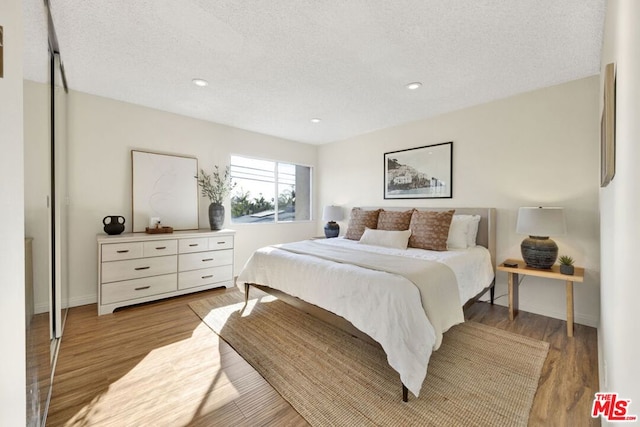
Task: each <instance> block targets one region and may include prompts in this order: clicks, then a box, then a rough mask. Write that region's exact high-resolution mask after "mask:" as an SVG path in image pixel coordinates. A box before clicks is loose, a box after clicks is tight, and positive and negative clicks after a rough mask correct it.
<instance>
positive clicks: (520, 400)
mask: <svg viewBox="0 0 640 427" xmlns="http://www.w3.org/2000/svg"><path fill="white" fill-rule="evenodd" d="M251 296H252V298H251V299H250V300H249V304H248V305H247V307H244V295H243V294H242V293H241V292H239V291H238V292H226V293H224V294H221V295H218V296H215V297H210V298H206V299H203V300H199V301H195V302H192V303H191V304H190V307H191V308H192V310H193V311H195V313H196V314H197V315H198V316H199V317H200V318H201V319H202V320H203V321H204V322H205V323H206V324H207V325H208V326H209V327H210V328H211V329H212V330H213V331H215V332H216V333H217V334H218V335H220V337H222V339H224V340H225V341H227V342H228V343H229V344H230V345H231V346H232V347H233V348H234V349H235V350H236V351H237V352H238V353H239V354H240V355H241V356H242V357H243V358H244V359H245V360H247V361H248V362H249V363H250V364H251V365H252V366H253V367H254V368H255V369H256V370H257V371H258V372H259V373H260V374H261V375H262V376H263V377H264V378H265V379H266V380H267V381H268V382H269V383H270V384H271V385H272V386H273V387H274V388H275V389H276V390H277V391H278V392H279V393H280V394H281V395H282V396H283V397H284V398H285V399H286V400H287V401H288V402H289V403H290V404H291V405H292V406H293V407H294V408H295V409H296V411H298V412H299V413H300V414H301V415H302V416H303V417H304V418H305V419H306V420H307V421H308V422H309V423H310V424H311V425H314V426H410V425H411V426H414V425H420V426H526V425H527V421H528V418H529V412H530V410H531V405H532V403H533V398H534V395H535V393H536V390H537V388H538V380H539V377H540V371H541V369H542V365H543V364H544V361H545V358H546V356H547V351H548V349H549V344H548V343H546V342H543V341H538V340H535V339H531V338H527V337H523V336H520V335H517V334H513V333H510V332H506V331H503V330H500V329H497V328H493V327H490V326H486V325H482V324H479V323H475V322H465V323H463V324H460V325H457V326H455V327H453V328H451V329H450V330H449V331H448V332H446V333H445V335H444V339H443V343H442V346H441V347H440V349H439V350H438V351H436V352H434V353H433V355H432V356H431V360H430V361H429V366H428V370H427V377H426V379H425V382H424V384H423V385H422V390H421V392H420V396H419V397H417V398H416V397H415V396H413V395H412V394H411V393H410V394H409V402H407V403H403V402H402V400H401V383H400V376H399V375H398V373H397V372H396V371H395V370H393V369H392V368H391V367H390V366H389V365H388V363H387V359H386V354H385V353H384V351H383V350H382V348H381V347H380V346H378V345H374V344H371V343H368V342H365V341H363V340H361V339H358V338H356V337H353V336H351V335H350V334H348V333H345V332H343V331H342V330H340V329H338V328H336V327H334V326H332V325H329V324H328V323H326V322H324V321H322V320H319V319H317V318H315V317H313V316H311V315H309V314H306V313H304V312H303V311H301V310H298V309H296V308H294V307H291V306H289V305H287V304H286V303H284V302H282V301H280V300H278V299H276V298H275V297H272V296H269V295H267V294H264V293H262V292H260V291H258V290H256V289H252V290H251Z"/></svg>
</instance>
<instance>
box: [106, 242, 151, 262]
mask: <svg viewBox="0 0 640 427" xmlns="http://www.w3.org/2000/svg"><path fill="white" fill-rule="evenodd" d="M140 257H142V242H134V243H108V244H105V245H102V261H103V262H104V261H119V260H123V259H133V258H140Z"/></svg>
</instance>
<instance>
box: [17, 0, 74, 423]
mask: <svg viewBox="0 0 640 427" xmlns="http://www.w3.org/2000/svg"><path fill="white" fill-rule="evenodd" d="M39 6H42V14H43V19H42V22H45V23H46V22H49V25H48V28H45V29H43V32H42V35H41V37H42V50H41V51H38V52H33V54H34V57H35V56H36V55H35V54H37V55H38V56H37V57H39V58H40V60H39V63H41V64H42V68H43V70H41V71H42V73H41V74H40V75H38V76H31V77H32V79H33V80H30V79H25V82H24V135H25V167H24V170H25V229H26V238H25V268H26V270H25V312H26V367H27V372H26V380H27V384H26V393H27V396H26V397H27V407H26V419H27V425H28V426H42V425H44V424H45V420H46V412H47V408H48V402H49V399H50V396H51V389H52V384H53V375H54V369H55V358H56V355H57V351H58V348H59V345H60V339H61V337H62V332H63V328H64V319H65V315H66V313H65V311H66V308H67V307H68V279H67V255H66V254H67V205H68V197H67V173H66V171H67V119H68V115H67V108H68V104H67V97H68V95H67V90H66V80H65V76H64V67H63V64H62V61H61V57H60V52H59V48H58V46H57V40H56V38H55V32H54V31H53V27H52V24H51V20H50V19H49V18H48V15H49V14H48V9H47V6H46V4H44V3H42V4H38V7H39ZM25 36H26V37H37V36H38V35H34V34H25Z"/></svg>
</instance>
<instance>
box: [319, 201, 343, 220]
mask: <svg viewBox="0 0 640 427" xmlns="http://www.w3.org/2000/svg"><path fill="white" fill-rule="evenodd" d="M342 218H344V216H343V214H342V208H341V207H340V206H333V205H331V206H325V207H324V210H323V211H322V219H323V220H324V221H340V220H342Z"/></svg>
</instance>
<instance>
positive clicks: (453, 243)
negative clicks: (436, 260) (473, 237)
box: [447, 215, 471, 249]
mask: <svg viewBox="0 0 640 427" xmlns="http://www.w3.org/2000/svg"><path fill="white" fill-rule="evenodd" d="M470 220H471V218H470V215H454V216H453V218H451V226H450V227H449V237H447V249H466V248H467V244H468V243H467V242H468V240H469V238H468V234H469V222H470Z"/></svg>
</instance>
